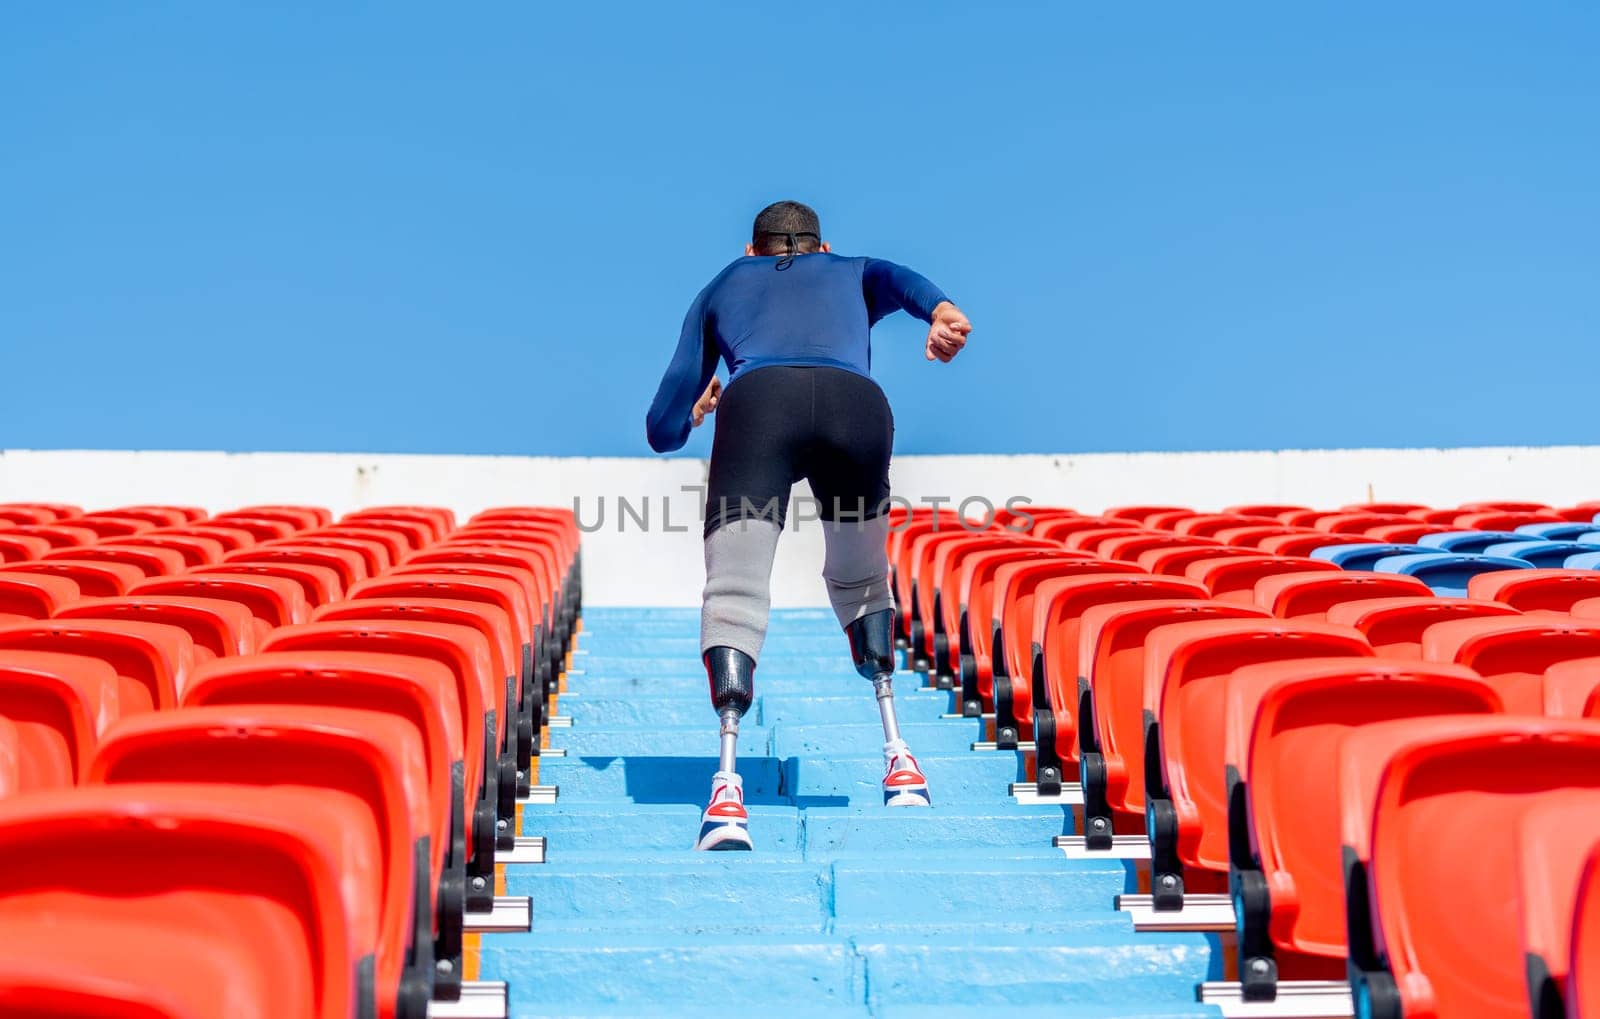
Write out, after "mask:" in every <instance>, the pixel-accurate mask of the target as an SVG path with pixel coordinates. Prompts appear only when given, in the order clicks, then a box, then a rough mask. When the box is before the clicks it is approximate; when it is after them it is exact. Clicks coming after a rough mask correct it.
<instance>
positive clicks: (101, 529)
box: [72, 513, 156, 541]
mask: <svg viewBox="0 0 1600 1019" xmlns="http://www.w3.org/2000/svg"><path fill="white" fill-rule="evenodd" d="M72 526H74V527H87V528H88V529H89V530H91V531H93V532H94V533H96V534H98V535H99V536H100V539H101V540H102V541H106V540H111V539H115V538H122V537H126V536H128V535H130V534H139V533H140V532H142V531H149V530H154V528H155V526H156V525H155V524H153V523H151V522H150V521H148V520H142V519H140V518H139V517H122V516H118V515H117V514H116V513H85V514H84V515H83V516H81V517H73V518H72Z"/></svg>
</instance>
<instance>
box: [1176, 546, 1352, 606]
mask: <svg viewBox="0 0 1600 1019" xmlns="http://www.w3.org/2000/svg"><path fill="white" fill-rule="evenodd" d="M1183 572H1184V576H1186V577H1188V578H1189V579H1190V580H1195V581H1198V582H1200V583H1201V584H1204V585H1205V586H1206V589H1207V590H1209V591H1210V592H1211V597H1213V598H1215V599H1216V600H1218V601H1236V602H1239V603H1241V604H1244V605H1249V604H1252V603H1254V601H1255V589H1256V584H1257V583H1258V582H1260V581H1261V580H1264V579H1266V578H1267V577H1276V576H1282V575H1283V574H1286V573H1287V574H1303V573H1320V574H1329V573H1342V572H1343V571H1342V570H1340V569H1339V567H1337V566H1335V565H1334V564H1333V563H1330V562H1326V561H1324V560H1322V559H1301V558H1293V557H1290V556H1269V555H1260V556H1235V555H1228V556H1225V557H1221V558H1217V559H1197V560H1194V561H1193V562H1191V563H1190V564H1189V565H1188V566H1187V567H1186V568H1185V569H1184V571H1183Z"/></svg>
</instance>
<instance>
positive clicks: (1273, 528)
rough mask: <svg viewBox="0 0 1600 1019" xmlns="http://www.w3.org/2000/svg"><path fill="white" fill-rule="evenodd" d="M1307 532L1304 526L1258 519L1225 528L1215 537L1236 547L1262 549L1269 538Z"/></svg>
mask: <svg viewBox="0 0 1600 1019" xmlns="http://www.w3.org/2000/svg"><path fill="white" fill-rule="evenodd" d="M1305 533H1307V529H1306V528H1303V527H1288V526H1286V525H1283V524H1267V523H1262V522H1260V521H1257V522H1256V523H1254V524H1248V525H1245V526H1243V527H1227V528H1224V529H1222V530H1220V531H1218V532H1217V533H1216V534H1215V535H1213V537H1215V538H1216V539H1217V540H1218V541H1220V542H1222V543H1223V544H1224V545H1231V546H1233V547H1235V548H1253V549H1260V548H1261V543H1262V542H1263V541H1265V540H1267V539H1268V538H1282V537H1287V536H1291V535H1297V534H1305ZM1318 533H1320V532H1318Z"/></svg>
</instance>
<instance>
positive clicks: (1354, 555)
mask: <svg viewBox="0 0 1600 1019" xmlns="http://www.w3.org/2000/svg"><path fill="white" fill-rule="evenodd" d="M1438 551H1439V550H1438V549H1436V548H1429V547H1428V546H1426V545H1392V544H1384V543H1382V542H1369V543H1362V544H1357V545H1324V546H1322V547H1321V548H1319V549H1314V550H1312V552H1311V558H1313V559H1326V560H1327V561H1328V562H1330V563H1333V564H1334V565H1335V566H1342V567H1344V568H1345V569H1347V570H1370V569H1372V568H1373V565H1374V564H1375V563H1377V562H1378V560H1380V559H1386V558H1388V557H1389V556H1398V555H1432V554H1435V553H1437V552H1438Z"/></svg>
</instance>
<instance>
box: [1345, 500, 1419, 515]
mask: <svg viewBox="0 0 1600 1019" xmlns="http://www.w3.org/2000/svg"><path fill="white" fill-rule="evenodd" d="M1428 508H1429V507H1427V506H1424V505H1422V504H1421V503H1416V502H1356V503H1351V504H1350V505H1348V506H1341V507H1340V509H1341V510H1342V511H1343V512H1345V513H1387V514H1389V515H1390V516H1397V517H1403V516H1406V515H1407V514H1409V513H1415V512H1417V511H1418V510H1426V509H1428Z"/></svg>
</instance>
